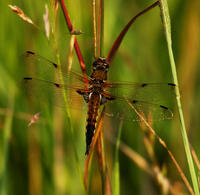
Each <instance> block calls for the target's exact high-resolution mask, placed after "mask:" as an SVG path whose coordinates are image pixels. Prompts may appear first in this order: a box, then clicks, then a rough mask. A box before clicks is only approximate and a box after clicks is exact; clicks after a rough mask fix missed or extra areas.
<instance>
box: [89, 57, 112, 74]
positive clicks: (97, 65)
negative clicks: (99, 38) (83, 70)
mask: <svg viewBox="0 0 200 195" xmlns="http://www.w3.org/2000/svg"><path fill="white" fill-rule="evenodd" d="M108 68H109V64H108V62H106V59H105V58H102V57H99V58H97V59H96V60H95V61H94V63H93V70H101V71H103V72H107V71H108Z"/></svg>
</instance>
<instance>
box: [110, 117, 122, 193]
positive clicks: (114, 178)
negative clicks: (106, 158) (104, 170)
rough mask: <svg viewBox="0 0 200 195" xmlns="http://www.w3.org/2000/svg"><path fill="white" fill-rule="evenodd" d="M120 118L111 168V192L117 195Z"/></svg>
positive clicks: (118, 190)
mask: <svg viewBox="0 0 200 195" xmlns="http://www.w3.org/2000/svg"><path fill="white" fill-rule="evenodd" d="M122 124H123V122H122V120H121V121H120V125H119V132H118V135H117V141H116V147H115V159H114V169H113V187H112V188H113V189H112V191H113V194H114V195H119V194H120V170H119V144H120V137H121V132H122Z"/></svg>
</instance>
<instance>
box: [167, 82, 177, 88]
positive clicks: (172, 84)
mask: <svg viewBox="0 0 200 195" xmlns="http://www.w3.org/2000/svg"><path fill="white" fill-rule="evenodd" d="M168 85H170V86H174V87H175V86H176V84H174V83H168Z"/></svg>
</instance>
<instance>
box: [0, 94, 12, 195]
mask: <svg viewBox="0 0 200 195" xmlns="http://www.w3.org/2000/svg"><path fill="white" fill-rule="evenodd" d="M9 94H10V97H11V98H10V102H9V103H10V105H9V106H10V107H11V108H13V105H14V94H13V92H11V93H9ZM12 120H13V109H10V112H9V115H8V116H6V120H5V128H4V131H3V132H4V139H3V145H2V148H3V156H2V160H1V163H2V164H0V194H6V179H7V164H8V163H7V160H8V152H9V143H10V134H11V128H12Z"/></svg>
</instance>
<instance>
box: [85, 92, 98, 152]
mask: <svg viewBox="0 0 200 195" xmlns="http://www.w3.org/2000/svg"><path fill="white" fill-rule="evenodd" d="M99 107H100V95H99V94H95V93H92V94H91V96H90V99H89V103H88V116H87V125H86V152H85V154H86V155H87V154H88V153H89V149H90V144H91V142H92V138H93V136H94V131H95V126H96V120H97V116H98V111H99Z"/></svg>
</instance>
